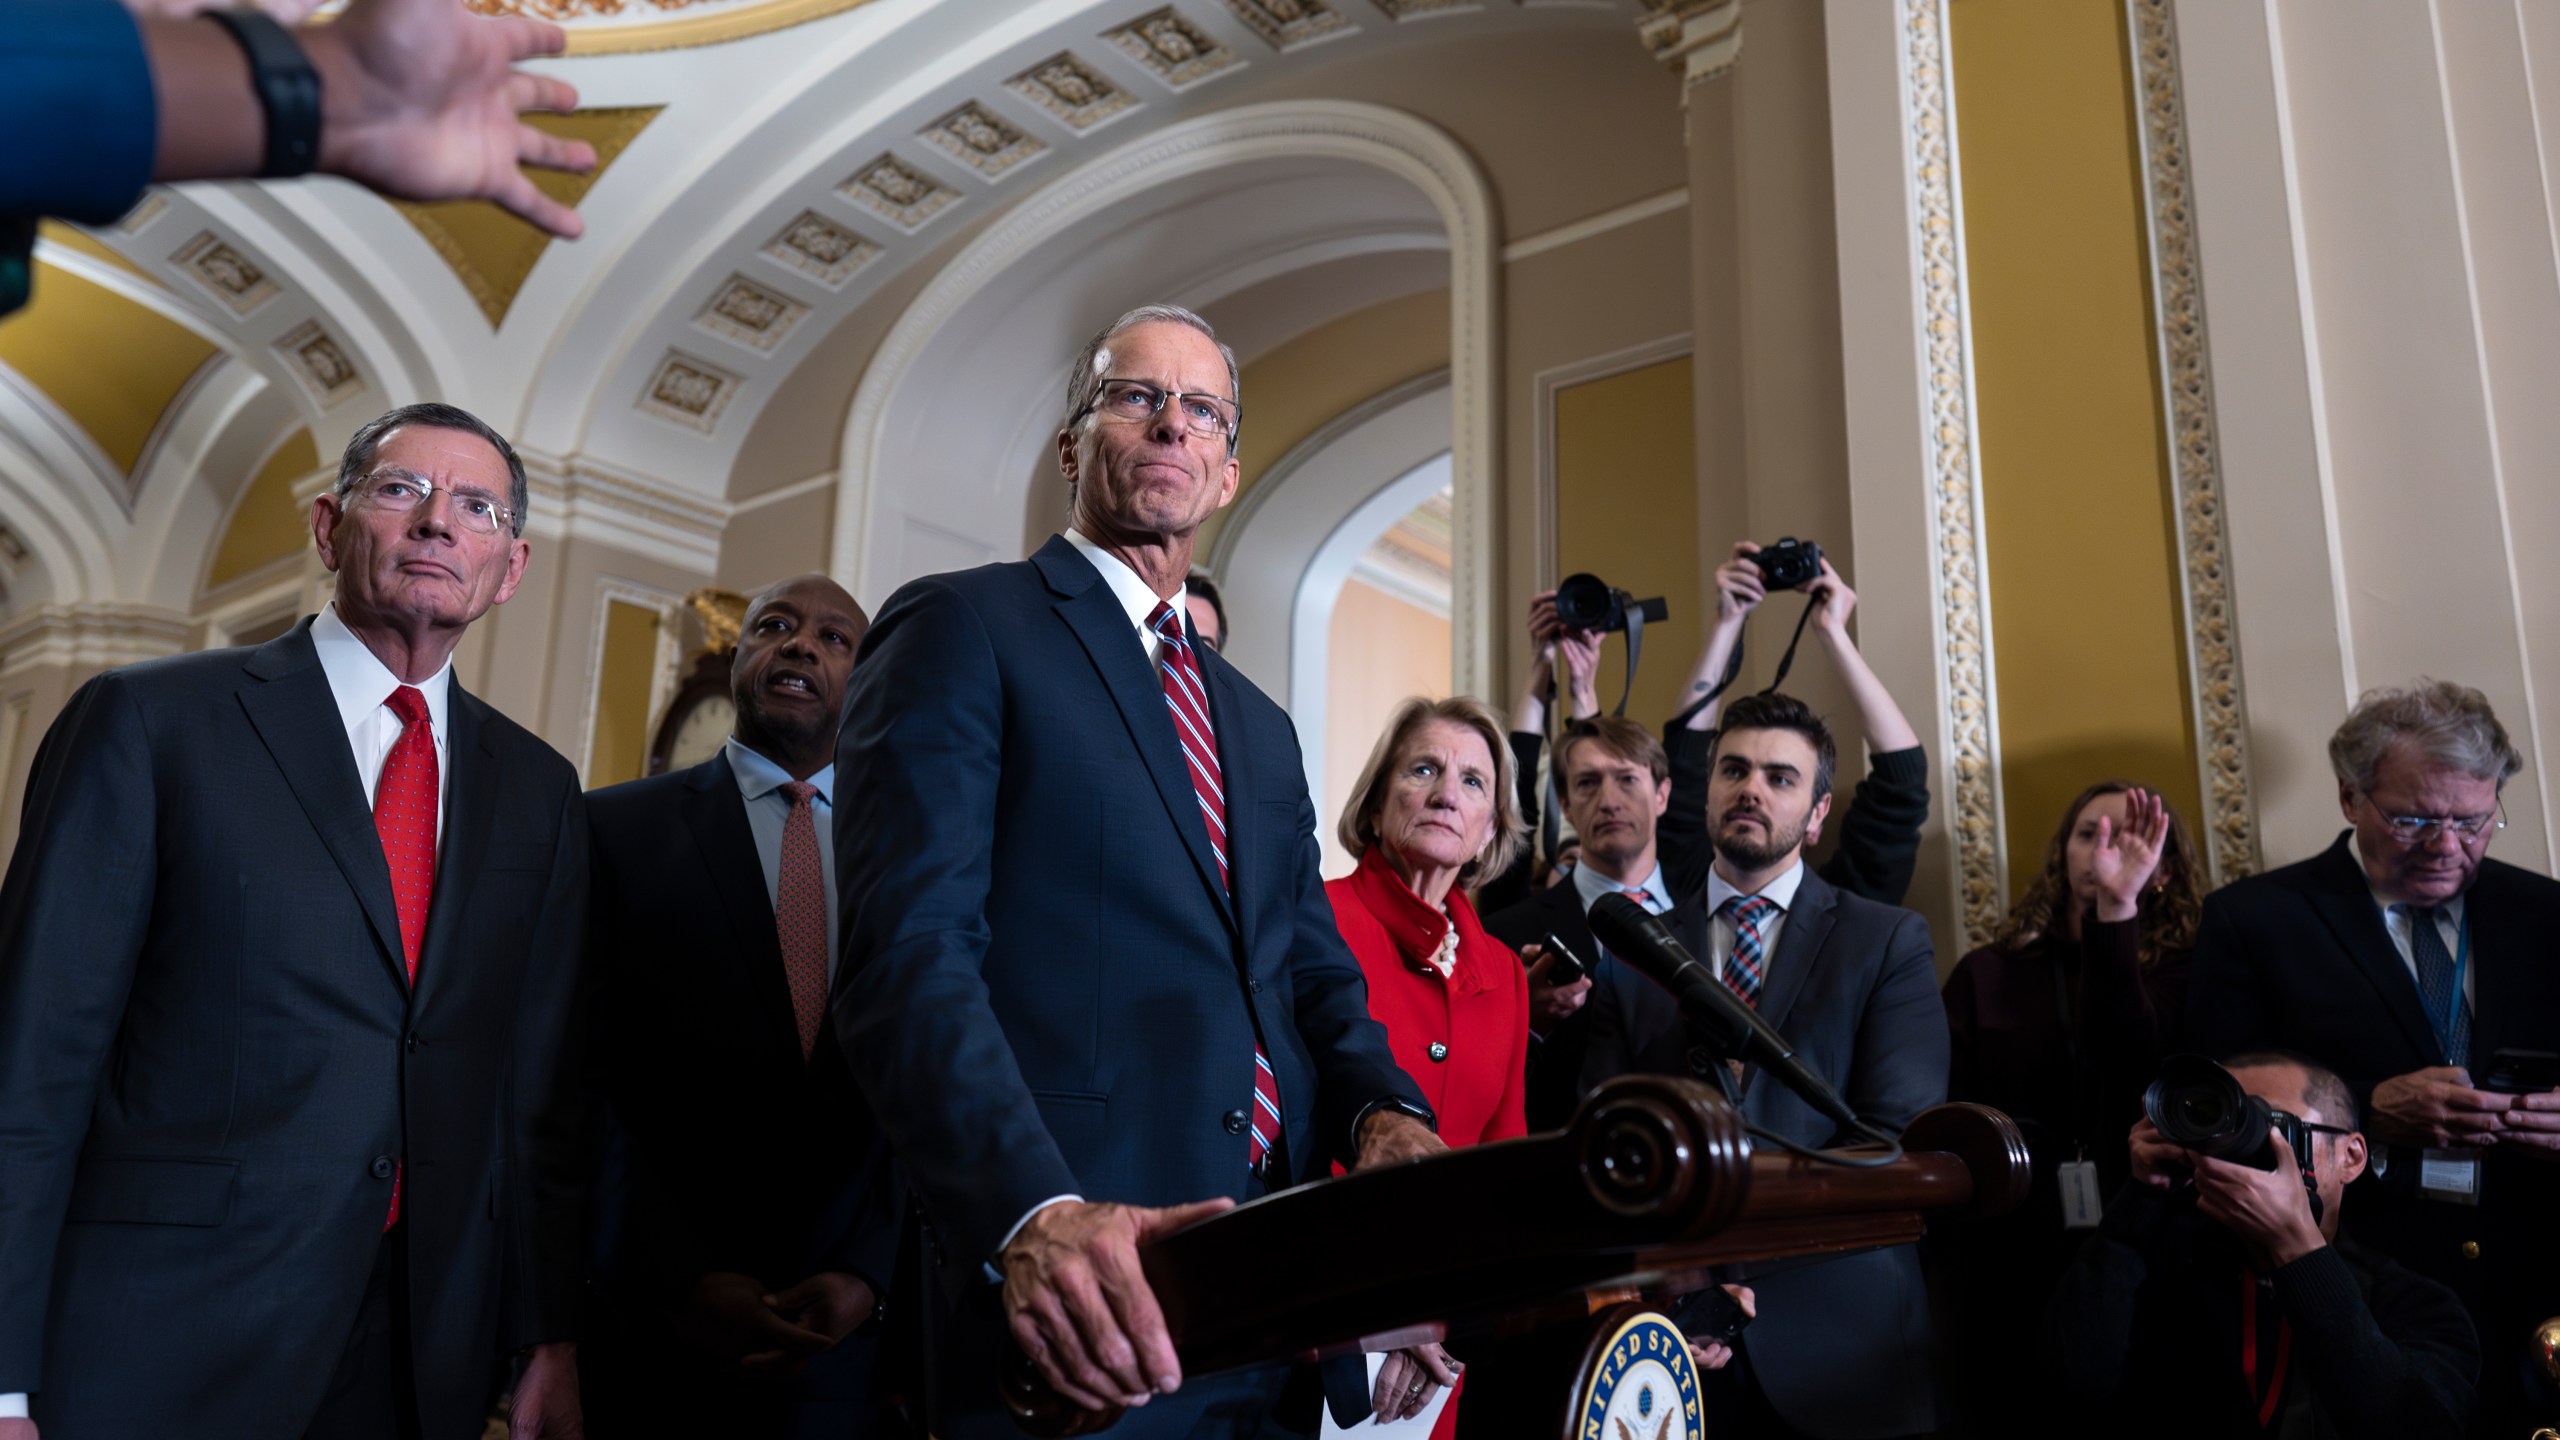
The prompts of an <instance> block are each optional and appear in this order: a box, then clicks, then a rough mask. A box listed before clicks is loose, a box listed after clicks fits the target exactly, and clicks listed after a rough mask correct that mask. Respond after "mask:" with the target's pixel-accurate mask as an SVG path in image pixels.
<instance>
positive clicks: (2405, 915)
mask: <svg viewBox="0 0 2560 1440" xmlns="http://www.w3.org/2000/svg"><path fill="white" fill-rule="evenodd" d="M2356 854H2357V855H2358V856H2362V855H2363V854H2364V838H2363V837H2362V836H2358V837H2357V838H2356ZM2366 873H2368V874H2370V873H2371V872H2370V871H2368V872H2366ZM2466 898H2467V897H2465V896H2461V895H2456V896H2454V897H2453V898H2452V899H2450V900H2447V901H2446V902H2444V903H2443V904H2441V905H2438V906H2437V907H2436V934H2437V935H2439V936H2441V937H2443V939H2444V953H2446V954H2447V955H2450V956H2452V957H2454V959H2455V960H2457V961H2459V960H2460V959H2461V958H2462V917H2463V913H2464V911H2463V905H2464V901H2465V900H2466ZM2373 903H2374V904H2375V905H2377V906H2379V907H2380V908H2381V910H2382V928H2383V930H2384V931H2385V932H2387V933H2388V934H2389V935H2390V936H2391V948H2392V949H2394V950H2397V951H2399V952H2400V963H2401V964H2403V965H2405V966H2407V967H2409V978H2410V979H2412V980H2415V981H2417V982H2418V993H2419V994H2420V995H2422V996H2423V995H2425V994H2426V993H2427V982H2426V980H2425V978H2424V977H2422V976H2420V975H2419V974H2418V952H2417V949H2416V945H2417V941H2416V940H2415V939H2414V938H2412V937H2411V935H2410V933H2409V927H2410V926H2411V925H2412V924H2413V923H2414V922H2413V921H2412V919H2411V917H2410V915H2409V912H2408V911H2406V910H2401V909H2398V908H2396V906H2397V905H2398V903H2399V902H2397V901H2395V900H2392V899H2391V898H2390V897H2388V896H2386V895H2384V894H2383V893H2382V892H2381V891H2379V890H2376V891H2374V892H2373ZM2462 1003H2463V1004H2465V1005H2468V1006H2470V1007H2471V1014H2472V1017H2473V1018H2474V1019H2477V1018H2478V1017H2479V1014H2480V973H2479V969H2478V967H2476V966H2471V965H2465V966H2463V967H2462Z"/></svg>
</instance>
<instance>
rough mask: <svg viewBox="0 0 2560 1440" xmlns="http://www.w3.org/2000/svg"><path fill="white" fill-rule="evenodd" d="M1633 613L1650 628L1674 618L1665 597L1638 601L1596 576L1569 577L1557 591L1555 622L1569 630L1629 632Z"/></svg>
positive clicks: (1586, 574) (1587, 574) (1657, 596)
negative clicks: (1629, 620) (1559, 622)
mask: <svg viewBox="0 0 2560 1440" xmlns="http://www.w3.org/2000/svg"><path fill="white" fill-rule="evenodd" d="M1630 609H1632V610H1634V611H1635V612H1636V613H1638V614H1640V615H1642V616H1643V617H1644V620H1645V623H1646V624H1648V625H1659V624H1661V623H1662V622H1663V621H1665V620H1668V619H1670V618H1671V607H1670V606H1668V605H1666V604H1664V603H1663V600H1662V597H1661V596H1659V595H1656V596H1654V597H1653V598H1652V599H1650V600H1638V599H1637V598H1635V597H1634V596H1633V595H1630V594H1628V593H1627V592H1626V591H1624V590H1618V589H1613V588H1611V587H1610V586H1609V585H1608V584H1607V583H1606V582H1604V581H1602V580H1601V578H1600V577H1599V576H1597V575H1592V574H1589V573H1584V574H1580V575H1567V576H1566V577H1564V583H1563V584H1561V585H1558V586H1557V587H1556V619H1558V620H1560V621H1562V622H1564V628H1566V629H1567V630H1595V631H1601V632H1604V633H1605V632H1607V631H1611V630H1624V629H1626V628H1627V612H1628V611H1629V610H1630Z"/></svg>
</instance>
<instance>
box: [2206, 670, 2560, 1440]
mask: <svg viewBox="0 0 2560 1440" xmlns="http://www.w3.org/2000/svg"><path fill="white" fill-rule="evenodd" d="M2329 761H2330V765H2331V768H2332V769H2334V770H2335V771H2336V773H2337V780H2338V805H2339V808H2340V810H2341V811H2342V812H2344V814H2345V816H2346V820H2347V823H2348V825H2349V826H2350V827H2351V828H2350V829H2349V830H2347V831H2346V832H2345V833H2343V834H2341V835H2340V836H2339V837H2338V840H2337V843H2336V844H2334V845H2331V846H2330V847H2329V848H2328V850H2326V851H2324V852H2323V853H2321V854H2320V855H2318V856H2315V857H2313V858H2312V859H2309V860H2304V861H2300V862H2297V863H2295V864H2292V865H2288V866H2285V867H2284V868H2282V869H2279V870H2273V871H2270V872H2268V873H2267V874H2264V875H2260V876H2256V877H2254V878H2252V879H2248V880H2242V881H2240V882H2238V883H2236V884H2233V885H2231V886H2228V887H2226V888H2225V889H2223V890H2221V891H2219V892H2217V893H2216V894H2214V895H2212V896H2210V897H2208V898H2207V899H2206V901H2205V907H2204V925H2203V929H2202V931H2201V932H2200V933H2199V935H2198V937H2197V941H2196V960H2195V981H2194V986H2193V988H2192V990H2191V991H2190V992H2189V998H2188V1002H2187V1015H2188V1021H2187V1025H2188V1033H2189V1040H2190V1043H2191V1045H2192V1047H2193V1048H2195V1049H2198V1050H2202V1051H2205V1052H2206V1053H2209V1054H2211V1053H2224V1052H2229V1051H2235V1050H2243V1049H2256V1048H2265V1047H2269V1046H2273V1047H2278V1048H2282V1049H2285V1050H2291V1051H2295V1052H2298V1053H2302V1054H2308V1055H2318V1056H2320V1057H2321V1058H2322V1059H2323V1060H2325V1061H2327V1062H2329V1063H2330V1064H2331V1065H2333V1066H2335V1067H2336V1068H2337V1071H2338V1073H2339V1074H2340V1075H2342V1076H2344V1077H2345V1079H2346V1081H2347V1084H2348V1086H2349V1088H2350V1089H2351V1090H2352V1091H2353V1093H2354V1097H2355V1100H2356V1103H2357V1105H2358V1106H2359V1107H2360V1108H2361V1109H2362V1110H2363V1112H2364V1114H2365V1117H2366V1123H2365V1129H2366V1131H2367V1133H2368V1134H2370V1135H2371V1136H2372V1137H2373V1139H2374V1140H2375V1142H2376V1144H2375V1150H2374V1163H2373V1166H2372V1173H2373V1176H2374V1179H2373V1180H2371V1181H2368V1182H2367V1184H2368V1187H2369V1188H2370V1189H2371V1190H2372V1191H2373V1192H2374V1193H2373V1195H2372V1197H2371V1199H2370V1200H2369V1201H2367V1200H2359V1202H2358V1203H2357V1205H2356V1218H2355V1221H2354V1225H2353V1233H2354V1234H2355V1235H2356V1236H2357V1237H2358V1238H2360V1239H2362V1240H2363V1241H2364V1242H2365V1243H2367V1244H2369V1245H2371V1246H2372V1247H2373V1248H2375V1249H2377V1250H2380V1251H2382V1252H2384V1253H2385V1254H2388V1255H2390V1256H2392V1257H2393V1258H2394V1259H2397V1260H2399V1261H2400V1262H2401V1263H2403V1264H2405V1265H2407V1266H2409V1267H2410V1268H2411V1269H2414V1270H2416V1271H2417V1272H2419V1273H2420V1274H2422V1275H2426V1276H2429V1277H2432V1278H2434V1279H2436V1280H2439V1281H2441V1282H2443V1283H2445V1284H2447V1285H2450V1286H2451V1287H2453V1289H2454V1291H2455V1292H2456V1293H2457V1294H2459V1295H2461V1296H2462V1298H2463V1302H2464V1304H2465V1305H2466V1306H2468V1307H2469V1309H2470V1311H2471V1314H2472V1318H2473V1320H2474V1321H2475V1322H2476V1323H2477V1325H2478V1327H2479V1332H2480V1352H2481V1399H2482V1406H2481V1410H2482V1419H2481V1421H2480V1422H2479V1423H2480V1425H2481V1426H2482V1427H2483V1428H2482V1431H2481V1432H2480V1433H2496V1434H2507V1433H2515V1434H2521V1433H2523V1431H2522V1430H2521V1429H2518V1428H2516V1426H2517V1425H2518V1424H2519V1423H2520V1422H2521V1420H2522V1418H2523V1416H2522V1407H2523V1404H2524V1399H2523V1397H2524V1387H2523V1379H2522V1374H2523V1372H2522V1367H2523V1365H2524V1363H2525V1359H2526V1356H2525V1345H2526V1342H2527V1339H2528V1337H2529V1335H2530V1332H2531V1329H2532V1327H2533V1326H2534V1325H2535V1324H2537V1323H2538V1322H2540V1321H2541V1320H2543V1319H2544V1318H2546V1317H2548V1316H2549V1315H2551V1314H2552V1313H2553V1312H2554V1311H2555V1310H2560V1245H2556V1244H2555V1242H2554V1240H2553V1239H2552V1234H2551V1217H2552V1216H2554V1215H2555V1214H2560V1091H2554V1090H2552V1089H2551V1088H2550V1084H2551V1082H2550V1080H2549V1079H2548V1078H2536V1079H2535V1080H2533V1081H2532V1082H2529V1083H2521V1084H2510V1083H2509V1082H2508V1080H2507V1079H2505V1078H2502V1077H2499V1076H2497V1075H2494V1074H2493V1073H2492V1072H2493V1071H2495V1070H2497V1069H2498V1068H2500V1067H2499V1065H2498V1057H2499V1055H2500V1052H2502V1051H2544V1052H2548V1051H2552V1050H2560V964H2555V963H2554V952H2553V944H2554V940H2553V937H2554V936H2560V882H2554V881H2553V880H2551V879H2550V878H2549V877H2547V876H2542V875H2536V874H2534V873H2532V872H2531V871H2528V870H2522V869H2518V868H2517V867H2515V866H2512V865H2506V864H2501V863H2500V862H2498V861H2495V860H2492V859H2489V858H2488V849H2489V843H2490V841H2491V840H2492V839H2493V838H2494V837H2495V835H2496V833H2497V831H2498V830H2499V829H2500V828H2501V827H2502V826H2503V825H2504V820H2503V818H2502V816H2501V811H2500V805H2499V795H2500V792H2501V791H2502V790H2504V788H2505V786H2506V782H2507V781H2508V780H2509V779H2511V778H2513V777H2514V775H2515V774H2516V772H2517V771H2519V770H2521V769H2522V768H2523V766H2524V757H2523V756H2522V755H2520V754H2519V753H2517V750H2516V748H2515V746H2514V745H2513V744H2512V743H2510V742H2509V741H2508V739H2507V732H2506V728H2505V727H2504V726H2503V725H2501V724H2499V723H2498V718H2497V716H2496V715H2495V714H2494V713H2493V712H2492V711H2491V710H2490V708H2489V702H2488V699H2487V697H2485V696H2483V695H2482V694H2481V693H2480V692H2479V691H2477V690H2474V689H2471V688H2470V687H2468V686H2464V685H2455V684H2451V683H2448V682H2445V681H2423V682H2421V683H2419V684H2417V685H2414V686H2411V687H2408V688H2406V689H2398V690H2377V691H2373V692H2371V693H2369V694H2367V695H2366V696H2365V697H2364V699H2363V700H2362V701H2361V702H2360V703H2358V705H2357V706H2356V708H2355V710H2354V711H2353V712H2352V713H2350V714H2349V715H2348V716H2347V719H2346V723H2345V724H2343V725H2341V726H2339V727H2338V733H2337V734H2336V735H2335V736H2333V737H2332V738H2331V739H2330V741H2329ZM2517 1073H2518V1074H2522V1073H2524V1072H2522V1071H2519V1072H2517ZM2493 1087H2496V1088H2493ZM2516 1091H2526V1092H2530V1093H2514V1092H2516Z"/></svg>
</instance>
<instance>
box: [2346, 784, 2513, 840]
mask: <svg viewBox="0 0 2560 1440" xmlns="http://www.w3.org/2000/svg"><path fill="white" fill-rule="evenodd" d="M2364 803H2366V804H2367V805H2373V811H2374V813H2375V814H2377V815H2382V807H2381V806H2379V805H2374V803H2373V797H2372V796H2370V795H2367V796H2365V797H2364ZM2506 828H2507V822H2506V820H2505V818H2504V817H2503V816H2501V815H2500V814H2499V813H2498V812H2497V811H2495V810H2492V811H2490V812H2489V813H2488V814H2486V815H2382V833H2384V834H2386V835H2388V836H2390V837H2391V843H2392V844H2394V845H2398V846H2401V847H2402V848H2404V849H2415V848H2417V847H2418V846H2420V845H2425V844H2428V843H2430V842H2432V841H2433V840H2434V839H2435V838H2436V837H2437V836H2438V835H2441V834H2443V833H2444V832H2446V831H2448V830H2449V831H2452V832H2453V837H2454V838H2455V839H2456V840H2459V841H2461V842H2462V843H2463V844H2465V845H2468V844H2470V843H2472V842H2473V841H2475V840H2478V839H2480V838H2482V837H2483V836H2487V835H2492V834H2495V833H2496V832H2498V831H2500V830H2504V829H2506Z"/></svg>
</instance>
